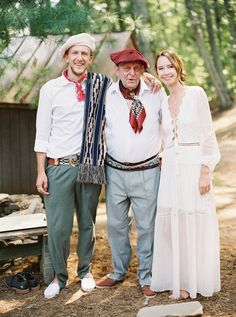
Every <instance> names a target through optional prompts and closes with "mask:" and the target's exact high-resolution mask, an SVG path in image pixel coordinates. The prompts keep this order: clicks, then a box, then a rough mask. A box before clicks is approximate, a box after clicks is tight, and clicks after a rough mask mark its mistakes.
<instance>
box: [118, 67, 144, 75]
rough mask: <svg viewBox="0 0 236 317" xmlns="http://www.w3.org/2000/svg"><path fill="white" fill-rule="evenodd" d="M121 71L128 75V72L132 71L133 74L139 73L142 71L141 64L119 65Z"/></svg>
mask: <svg viewBox="0 0 236 317" xmlns="http://www.w3.org/2000/svg"><path fill="white" fill-rule="evenodd" d="M120 69H121V71H122V72H123V73H124V74H126V75H128V74H130V73H134V74H139V73H141V72H142V71H143V67H142V66H135V67H126V66H125V67H120Z"/></svg>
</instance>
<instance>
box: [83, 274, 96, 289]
mask: <svg viewBox="0 0 236 317" xmlns="http://www.w3.org/2000/svg"><path fill="white" fill-rule="evenodd" d="M95 286H96V283H95V281H94V278H93V275H92V274H91V273H87V274H86V275H85V276H84V277H83V278H82V279H81V289H82V291H84V292H91V291H92V290H93V289H94V288H95Z"/></svg>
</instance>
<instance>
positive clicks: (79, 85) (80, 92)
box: [63, 69, 87, 101]
mask: <svg viewBox="0 0 236 317" xmlns="http://www.w3.org/2000/svg"><path fill="white" fill-rule="evenodd" d="M63 75H64V76H65V78H66V79H67V80H69V81H70V82H72V83H74V84H75V91H76V97H77V99H78V101H85V92H84V90H83V87H82V83H83V82H84V81H85V80H86V79H87V72H84V73H83V75H82V77H81V78H80V80H79V81H75V80H73V79H71V78H70V77H69V76H68V71H67V69H66V70H64V72H63Z"/></svg>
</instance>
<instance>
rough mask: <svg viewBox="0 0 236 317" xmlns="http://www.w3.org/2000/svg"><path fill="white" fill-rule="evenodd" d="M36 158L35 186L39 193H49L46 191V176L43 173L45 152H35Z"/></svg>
mask: <svg viewBox="0 0 236 317" xmlns="http://www.w3.org/2000/svg"><path fill="white" fill-rule="evenodd" d="M36 159H37V173H38V174H37V180H36V187H37V190H38V192H39V193H40V194H43V195H49V192H48V178H47V175H46V173H45V165H46V153H43V152H36Z"/></svg>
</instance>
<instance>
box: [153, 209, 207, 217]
mask: <svg viewBox="0 0 236 317" xmlns="http://www.w3.org/2000/svg"><path fill="white" fill-rule="evenodd" d="M208 208H209V207H208ZM177 212H178V214H181V215H182V214H185V215H196V214H199V215H205V214H209V209H207V208H206V210H205V211H204V210H187V209H178V211H177ZM172 214H173V209H172V208H165V207H158V208H157V216H158V217H169V216H171V215H172Z"/></svg>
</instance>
